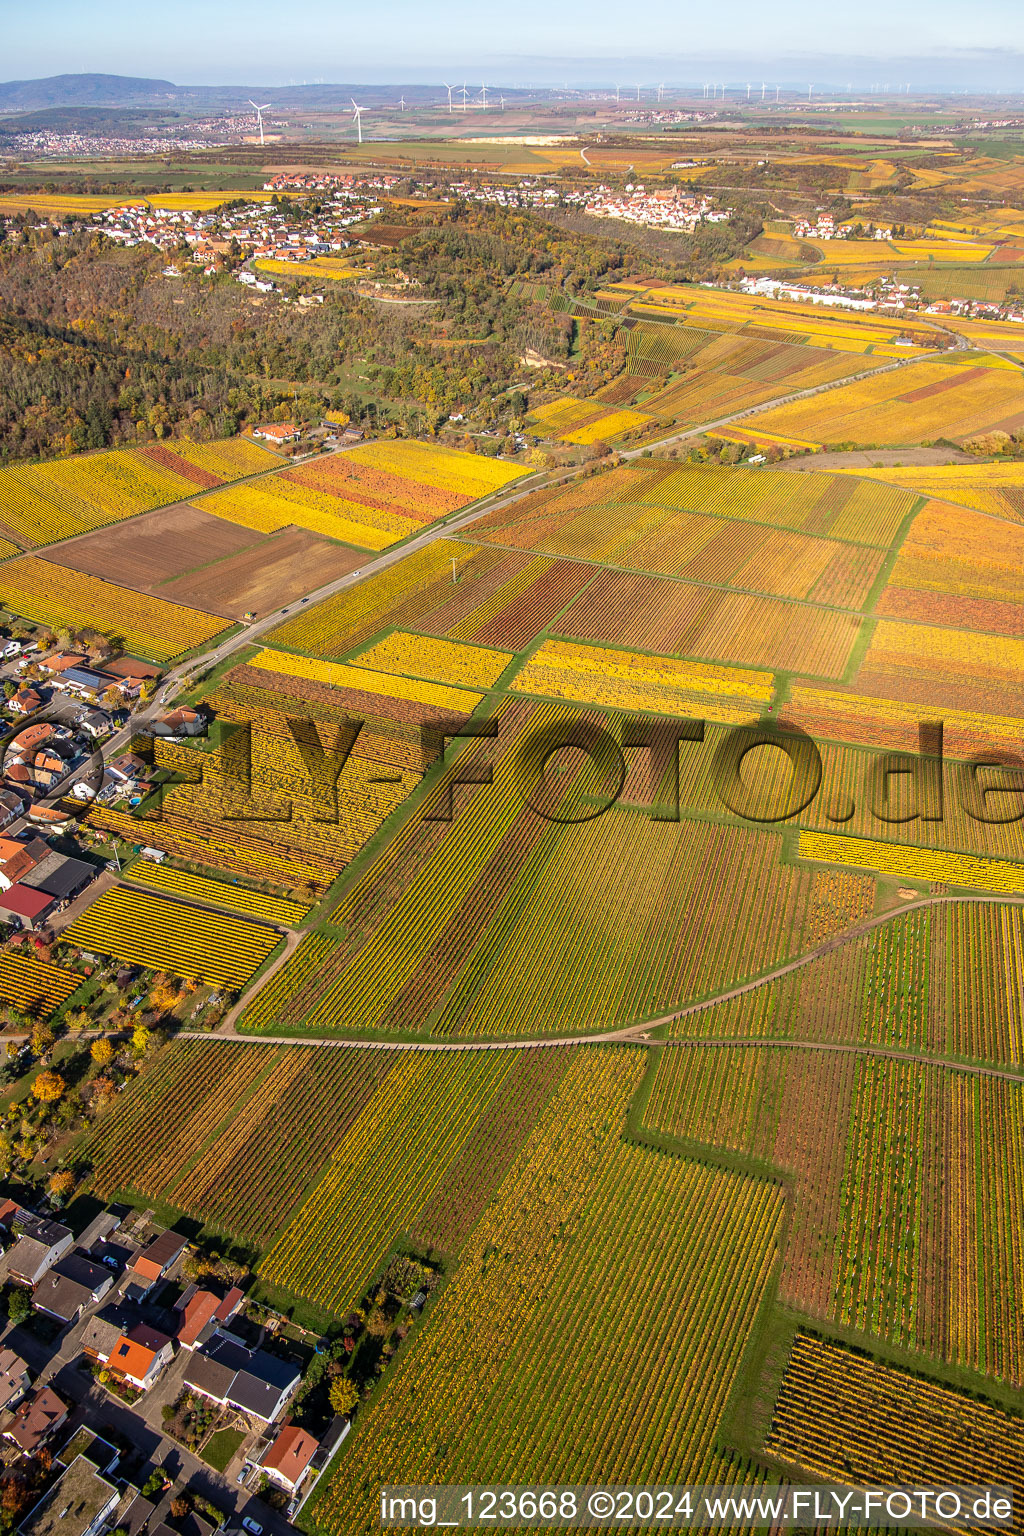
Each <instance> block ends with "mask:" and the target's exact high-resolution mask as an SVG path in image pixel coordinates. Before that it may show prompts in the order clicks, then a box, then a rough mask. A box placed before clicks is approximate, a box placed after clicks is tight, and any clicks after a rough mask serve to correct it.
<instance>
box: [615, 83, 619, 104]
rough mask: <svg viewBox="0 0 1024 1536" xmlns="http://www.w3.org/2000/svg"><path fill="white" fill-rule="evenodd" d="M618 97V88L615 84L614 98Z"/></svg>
mask: <svg viewBox="0 0 1024 1536" xmlns="http://www.w3.org/2000/svg"><path fill="white" fill-rule="evenodd" d="M618 99H619V88H618V86H616V87H615V100H616V101H618Z"/></svg>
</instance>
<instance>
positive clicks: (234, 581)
mask: <svg viewBox="0 0 1024 1536" xmlns="http://www.w3.org/2000/svg"><path fill="white" fill-rule="evenodd" d="M370 558H371V556H370V555H368V554H366V553H365V552H363V551H360V550H356V549H348V548H346V546H345V545H343V544H332V543H331V542H330V541H329V540H327V539H319V538H317V536H316V534H313V533H310V532H308V530H307V529H305V528H282V529H281V530H280V532H279V533H273V534H271V535H270V536H269V537H267V538H261V539H260V541H259V543H258V544H256V545H254V546H253V547H251V548H250V549H243V550H241V551H239V553H238V554H235V555H229V556H228V557H227V558H226V559H224V560H219V561H217V563H216V564H215V565H210V566H206V567H205V568H204V569H202V570H196V571H192V572H190V573H188V574H186V575H183V576H179V577H177V578H176V579H175V580H174V581H169V582H164V583H163V585H162V586H160V587H159V588H158V589H157V596H159V597H165V598H167V599H168V601H170V602H172V603H184V604H186V606H188V607H190V608H202V609H205V610H206V611H207V612H208V613H221V614H224V615H226V617H228V618H231V619H240V618H241V617H242V616H243V614H245V613H247V612H252V613H255V614H262V613H269V612H270V611H271V610H273V609H275V608H280V607H282V606H283V605H284V604H285V603H290V602H293V601H294V600H295V598H298V597H302V596H304V595H305V593H307V592H310V591H312V590H313V589H314V588H316V587H322V586H323V585H324V584H325V583H326V582H329V581H334V580H335V578H336V577H338V576H344V575H346V574H347V573H348V572H349V571H354V570H355V569H356V568H357V566H360V565H363V564H365V562H366V561H367V560H369V559H370Z"/></svg>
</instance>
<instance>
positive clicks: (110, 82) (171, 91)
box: [0, 75, 180, 112]
mask: <svg viewBox="0 0 1024 1536" xmlns="http://www.w3.org/2000/svg"><path fill="white" fill-rule="evenodd" d="M179 94H180V93H179V88H178V87H177V86H176V85H174V84H172V82H171V81H170V80H137V79H134V78H133V77H132V76H130V75H51V76H50V77H49V79H46V80H8V81H7V82H6V83H4V84H0V112H37V111H39V110H41V109H45V108H47V107H90V106H92V107H118V106H126V105H127V104H129V103H132V102H143V101H144V102H147V103H152V101H153V100H154V98H156V99H158V100H159V99H163V100H167V99H172V100H173V99H174V98H175V97H177V96H178V95H179Z"/></svg>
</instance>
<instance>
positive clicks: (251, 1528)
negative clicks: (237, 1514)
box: [242, 1515, 263, 1536]
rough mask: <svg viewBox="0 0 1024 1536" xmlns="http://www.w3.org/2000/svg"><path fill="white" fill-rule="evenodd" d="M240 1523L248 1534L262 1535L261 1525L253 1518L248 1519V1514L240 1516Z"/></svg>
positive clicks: (250, 1535)
mask: <svg viewBox="0 0 1024 1536" xmlns="http://www.w3.org/2000/svg"><path fill="white" fill-rule="evenodd" d="M242 1525H243V1527H244V1528H245V1529H246V1530H247V1531H248V1532H249V1536H263V1527H262V1525H260V1524H259V1523H258V1522H257V1521H255V1520H250V1519H249V1516H248V1515H243V1516H242Z"/></svg>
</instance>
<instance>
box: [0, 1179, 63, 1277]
mask: <svg viewBox="0 0 1024 1536" xmlns="http://www.w3.org/2000/svg"><path fill="white" fill-rule="evenodd" d="M0 1227H3V1228H5V1229H6V1230H7V1231H9V1232H10V1233H11V1234H12V1235H13V1236H14V1239H15V1241H14V1243H13V1244H12V1246H11V1247H10V1248H8V1249H7V1251H6V1253H5V1254H4V1255H3V1257H2V1258H0V1281H2V1280H12V1281H13V1282H14V1283H15V1284H16V1285H25V1286H29V1287H32V1286H35V1285H38V1284H39V1281H40V1280H41V1279H42V1278H43V1276H44V1275H45V1274H46V1271H47V1270H48V1269H51V1268H52V1267H53V1265H54V1264H57V1263H59V1261H60V1260H61V1259H62V1258H63V1257H64V1255H65V1254H66V1253H68V1252H70V1250H71V1246H72V1244H73V1243H74V1238H73V1237H72V1235H71V1232H70V1231H69V1229H68V1228H67V1227H64V1226H62V1225H61V1224H60V1222H59V1221H49V1220H48V1219H47V1218H46V1217H45V1216H37V1215H36V1213H35V1212H34V1211H27V1210H25V1209H24V1207H22V1206H20V1205H17V1204H15V1202H14V1201H13V1200H5V1201H4V1202H3V1204H2V1205H0Z"/></svg>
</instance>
